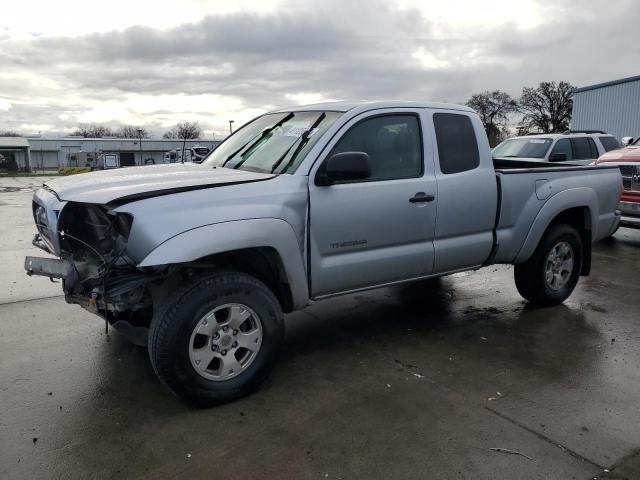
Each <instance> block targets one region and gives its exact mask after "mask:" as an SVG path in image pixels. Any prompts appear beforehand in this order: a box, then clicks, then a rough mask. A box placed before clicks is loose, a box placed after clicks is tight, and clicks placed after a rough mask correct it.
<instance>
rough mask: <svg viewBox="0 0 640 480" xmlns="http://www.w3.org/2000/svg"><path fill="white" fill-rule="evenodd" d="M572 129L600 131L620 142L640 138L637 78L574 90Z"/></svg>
mask: <svg viewBox="0 0 640 480" xmlns="http://www.w3.org/2000/svg"><path fill="white" fill-rule="evenodd" d="M571 129H572V130H604V131H605V132H607V133H610V134H612V135H614V136H615V137H617V138H618V140H620V139H621V138H622V137H634V138H637V137H638V136H640V75H638V76H635V77H629V78H622V79H620V80H613V81H611V82H605V83H599V84H597V85H591V86H588V87H582V88H577V89H576V90H575V91H574V93H573V117H572V119H571Z"/></svg>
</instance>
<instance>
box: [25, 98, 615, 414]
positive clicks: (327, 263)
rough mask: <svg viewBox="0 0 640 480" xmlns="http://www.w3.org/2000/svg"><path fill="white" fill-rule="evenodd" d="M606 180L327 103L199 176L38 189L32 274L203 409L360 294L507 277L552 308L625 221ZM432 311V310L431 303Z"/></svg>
mask: <svg viewBox="0 0 640 480" xmlns="http://www.w3.org/2000/svg"><path fill="white" fill-rule="evenodd" d="M620 191H621V177H620V171H619V170H618V168H617V167H613V168H607V167H604V168H603V167H580V166H571V165H562V166H560V167H558V166H556V165H552V166H549V165H548V164H544V163H540V162H521V161H509V160H496V161H494V160H492V157H491V151H490V149H489V144H488V142H487V138H486V136H485V133H484V130H483V128H482V124H481V122H480V120H479V118H478V116H477V115H476V114H475V113H474V112H473V111H472V110H470V109H468V108H466V107H461V106H456V105H448V104H437V103H422V102H384V103H383V102H375V103H329V104H320V105H311V106H307V107H296V108H291V109H286V110H280V111H276V112H272V113H269V114H266V115H262V116H260V117H258V118H256V119H255V120H253V121H251V122H249V123H247V124H246V125H244V126H243V127H242V128H240V129H239V130H237V131H236V132H235V133H234V134H233V135H232V136H230V137H229V138H228V139H227V140H225V141H224V142H223V143H222V144H221V145H220V146H219V147H218V148H217V149H216V150H215V151H213V152H212V153H211V154H210V155H209V156H208V158H206V159H205V161H204V162H203V163H202V164H189V163H185V164H173V165H158V166H145V167H135V168H126V169H120V170H115V171H102V172H94V173H89V174H82V175H76V176H73V177H66V178H60V179H56V180H52V181H49V182H47V183H46V184H45V185H44V186H43V187H42V188H41V189H40V190H38V191H37V192H36V193H35V195H34V199H33V216H34V219H35V222H36V227H37V230H38V233H37V235H36V237H35V239H34V244H36V245H37V246H40V247H41V248H43V249H44V250H46V251H48V252H50V253H52V254H54V255H55V256H57V257H60V259H53V258H36V257H28V258H27V259H26V262H25V269H26V270H27V273H28V274H32V275H44V276H48V277H51V278H61V279H62V288H63V290H64V293H65V296H66V300H67V302H70V303H75V304H78V305H81V306H83V307H85V308H86V309H88V310H89V311H92V312H94V313H96V314H98V315H100V316H102V317H103V318H104V319H105V320H106V322H107V326H108V325H112V326H113V327H114V328H116V329H117V330H119V331H120V332H122V333H124V334H125V335H126V336H127V337H129V338H130V339H132V340H133V341H134V342H136V343H139V344H144V345H147V346H148V349H149V355H150V358H151V363H152V364H153V368H154V369H155V371H156V373H157V374H158V377H159V378H160V379H161V380H162V381H163V382H164V383H165V384H166V385H167V387H169V389H171V391H172V392H174V393H175V394H176V395H178V396H179V397H181V398H184V399H186V400H188V401H190V402H192V403H195V404H198V405H211V404H215V403H219V402H224V401H229V400H232V399H235V398H238V397H240V396H242V395H245V394H247V393H248V392H250V391H251V390H253V389H255V388H256V387H257V386H258V385H259V384H260V382H261V381H262V380H263V379H264V378H265V376H266V375H267V373H268V371H269V370H270V368H271V366H272V365H273V363H274V361H275V360H276V357H277V353H278V350H279V348H280V345H281V343H282V339H283V332H284V323H283V312H284V313H286V312H291V311H294V310H297V309H302V308H304V307H305V306H306V305H308V304H309V303H310V302H311V301H314V300H320V299H323V298H327V297H331V296H334V295H343V294H347V293H351V292H355V291H358V290H364V289H370V288H375V287H380V286H386V285H391V284H396V283H400V282H407V281H412V280H417V279H423V278H428V277H437V276H442V275H447V274H450V273H453V272H460V271H463V270H471V269H478V268H481V267H484V266H487V265H490V264H495V263H511V264H515V269H514V272H515V282H516V286H517V288H518V291H519V292H520V293H521V294H522V296H523V297H524V298H525V299H527V300H528V301H530V302H531V303H534V304H537V305H543V306H546V305H554V304H558V303H560V302H562V301H564V300H565V299H566V298H567V297H568V296H569V295H570V294H571V292H572V291H573V289H574V287H575V286H576V283H577V281H578V277H579V276H580V275H588V274H589V270H590V264H591V242H594V241H597V240H599V239H601V238H604V237H606V236H608V235H609V234H610V233H611V232H612V231H613V230H614V229H615V228H616V227H617V224H618V222H619V212H616V205H617V204H618V200H619V197H620ZM425 308H428V305H425Z"/></svg>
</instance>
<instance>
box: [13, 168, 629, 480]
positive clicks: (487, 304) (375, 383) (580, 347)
mask: <svg viewBox="0 0 640 480" xmlns="http://www.w3.org/2000/svg"><path fill="white" fill-rule="evenodd" d="M40 182H41V179H40V180H39V179H26V178H21V179H0V218H1V219H2V224H1V226H2V236H1V237H0V246H1V247H2V248H0V262H1V264H2V266H3V267H2V269H0V278H1V279H2V286H3V287H4V288H3V289H2V291H1V292H0V303H2V304H1V305H0V326H1V328H0V399H1V405H0V406H1V408H0V477H2V478H16V479H18V478H19V479H23V478H61V477H62V478H94V477H95V478H204V477H207V478H230V479H256V478H296V479H297V478H318V479H326V478H328V479H331V478H363V479H364V478H366V479H370V478H403V479H405V478H406V479H412V478H415V479H424V478H429V479H454V478H469V479H502V478H507V479H512V478H518V479H534V478H535V479H572V478H575V479H585V480H586V479H591V478H594V477H598V478H610V479H611V478H616V479H622V478H627V479H638V478H640V282H639V280H638V279H639V274H640V231H632V230H626V229H621V230H620V231H619V232H618V233H617V234H616V236H615V238H614V239H613V240H610V241H605V242H601V243H600V244H598V245H595V246H594V264H593V272H592V275H591V276H590V277H588V278H583V279H581V281H580V283H579V286H578V288H577V290H576V291H575V293H574V294H573V295H572V296H571V298H570V299H569V300H568V301H567V302H566V303H565V304H564V305H562V306H558V307H553V308H547V309H534V308H530V307H528V306H527V305H526V304H525V303H524V302H523V301H522V300H521V299H520V297H519V296H518V294H517V292H516V289H515V287H514V285H513V279H512V271H511V268H510V267H503V266H500V267H491V268H487V269H484V270H481V271H478V272H473V273H463V274H456V275H453V276H451V277H448V278H445V279H442V280H441V281H433V282H420V283H415V284H409V285H405V286H403V287H397V288H387V289H381V290H376V291H371V292H368V293H362V294H357V295H351V296H347V297H343V298H338V299H333V300H326V301H324V302H320V303H317V304H315V305H313V306H312V307H310V308H308V309H307V310H305V311H303V312H298V313H295V314H292V315H289V316H288V317H287V319H286V327H287V337H286V345H285V349H284V352H283V354H282V358H281V360H280V362H279V363H278V365H277V367H276V369H275V371H274V373H273V375H272V377H271V378H270V380H269V381H268V382H267V383H266V384H265V385H264V386H263V388H262V389H261V390H259V391H258V392H257V393H255V394H253V395H252V396H250V397H248V398H245V399H242V400H240V401H237V402H235V403H232V404H228V405H225V406H222V407H218V408H212V409H208V410H194V409H191V408H188V407H187V406H185V405H184V404H182V403H180V402H179V401H178V400H176V399H175V398H174V397H172V396H171V395H170V394H169V393H168V392H167V391H166V390H165V389H164V388H163V387H162V386H161V385H160V383H159V382H158V381H157V380H156V377H155V375H154V373H153V370H152V368H151V366H150V364H149V361H148V358H147V353H146V351H145V350H144V349H142V348H139V347H135V346H133V345H130V344H129V343H127V342H126V341H125V340H124V339H123V338H122V337H120V336H118V334H117V333H110V334H109V336H108V337H107V336H105V334H104V325H103V324H102V323H101V322H100V320H99V319H98V318H97V317H94V316H92V315H91V314H89V313H87V312H85V311H84V310H82V309H81V308H79V307H77V306H71V305H67V304H65V302H64V300H63V298H62V297H61V296H60V287H59V284H52V283H50V282H49V281H48V280H47V279H44V278H28V277H26V276H25V275H24V274H23V271H22V262H23V257H24V255H26V254H29V253H30V252H33V253H35V249H34V248H33V247H31V246H30V239H31V236H32V234H33V233H34V227H33V226H32V218H31V213H30V195H31V191H32V189H33V188H35V186H36V185H37V184H38V183H40ZM493 449H505V450H504V451H497V450H493ZM506 450H510V451H514V452H520V453H522V455H518V454H513V453H507V452H506ZM606 470H608V471H606Z"/></svg>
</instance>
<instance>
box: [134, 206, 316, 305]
mask: <svg viewBox="0 0 640 480" xmlns="http://www.w3.org/2000/svg"><path fill="white" fill-rule="evenodd" d="M257 247H272V248H274V249H275V250H276V251H277V252H278V255H280V259H281V260H282V265H283V266H284V269H285V272H286V275H287V279H288V281H289V286H290V288H291V295H292V297H293V306H294V309H300V308H303V307H304V306H306V305H307V303H308V300H309V290H308V288H307V275H306V273H305V268H304V263H303V247H302V246H301V245H300V243H299V242H298V239H297V237H296V234H295V232H294V231H293V228H291V225H289V224H288V223H287V222H285V221H284V220H280V219H276V218H256V219H249V220H237V221H231V222H222V223H214V224H211V225H205V226H202V227H198V228H194V229H192V230H187V231H186V232H182V233H180V234H178V235H176V236H174V237H171V238H170V239H168V240H166V241H164V242H163V243H162V244H160V245H158V246H157V247H156V248H155V249H153V250H152V251H151V253H149V254H148V255H147V256H146V257H145V258H144V259H143V260H142V261H141V262H140V264H139V265H138V266H139V267H151V266H160V265H167V264H175V263H185V262H192V261H194V260H198V259H199V258H203V257H207V256H209V255H213V254H216V253H224V252H229V251H233V250H240V249H244V248H257Z"/></svg>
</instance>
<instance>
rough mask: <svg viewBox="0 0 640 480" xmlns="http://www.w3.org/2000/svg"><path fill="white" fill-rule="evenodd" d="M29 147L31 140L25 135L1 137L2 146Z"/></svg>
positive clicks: (0, 145)
mask: <svg viewBox="0 0 640 480" xmlns="http://www.w3.org/2000/svg"><path fill="white" fill-rule="evenodd" d="M3 147H4V148H7V147H9V148H29V140H28V139H26V138H24V137H0V148H3Z"/></svg>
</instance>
